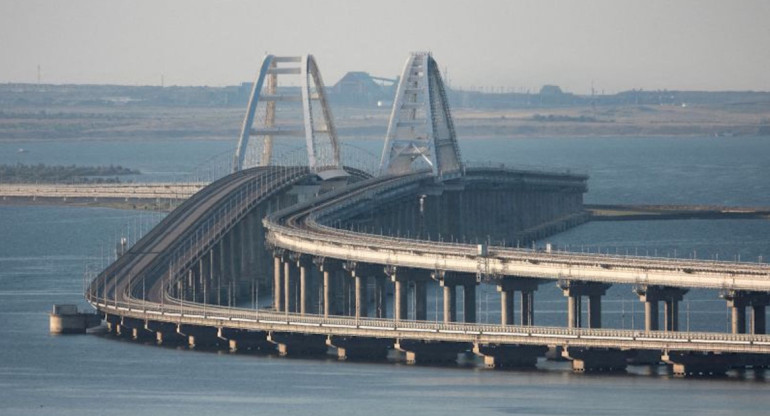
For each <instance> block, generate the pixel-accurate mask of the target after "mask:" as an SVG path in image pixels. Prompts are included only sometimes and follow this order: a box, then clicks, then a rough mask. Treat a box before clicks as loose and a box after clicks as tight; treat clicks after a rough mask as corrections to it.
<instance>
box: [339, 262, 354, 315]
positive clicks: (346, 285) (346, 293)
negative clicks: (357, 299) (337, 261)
mask: <svg viewBox="0 0 770 416" xmlns="http://www.w3.org/2000/svg"><path fill="white" fill-rule="evenodd" d="M340 272H341V274H342V276H341V279H340V281H341V282H342V314H343V315H345V316H350V314H351V310H350V309H351V308H350V302H351V301H350V286H351V282H350V279H349V278H348V276H347V272H345V271H340Z"/></svg>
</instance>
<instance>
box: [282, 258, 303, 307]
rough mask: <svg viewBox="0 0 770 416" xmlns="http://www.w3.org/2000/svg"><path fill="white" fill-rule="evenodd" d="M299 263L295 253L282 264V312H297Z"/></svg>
mask: <svg viewBox="0 0 770 416" xmlns="http://www.w3.org/2000/svg"><path fill="white" fill-rule="evenodd" d="M298 263H299V260H298V256H297V255H296V254H295V253H289V254H288V256H287V258H286V259H284V262H283V307H284V312H299V303H300V302H299V299H297V297H298V295H299V293H298V292H299V290H298V289H299V288H298V286H299V282H298V280H299V279H298V277H299V276H297V275H298V274H299V270H298V268H297V267H296V266H297V264H298Z"/></svg>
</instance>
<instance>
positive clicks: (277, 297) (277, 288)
mask: <svg viewBox="0 0 770 416" xmlns="http://www.w3.org/2000/svg"><path fill="white" fill-rule="evenodd" d="M281 269H282V267H281V257H279V256H275V257H273V305H274V306H275V310H276V312H283V305H284V303H283V294H282V292H281V289H283V279H282V278H281Z"/></svg>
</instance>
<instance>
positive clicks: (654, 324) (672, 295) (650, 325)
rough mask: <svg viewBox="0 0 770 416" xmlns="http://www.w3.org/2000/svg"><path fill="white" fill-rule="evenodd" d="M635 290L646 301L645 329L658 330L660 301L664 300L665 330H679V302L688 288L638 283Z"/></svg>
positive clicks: (640, 298)
mask: <svg viewBox="0 0 770 416" xmlns="http://www.w3.org/2000/svg"><path fill="white" fill-rule="evenodd" d="M634 292H635V293H636V294H637V295H638V296H639V300H641V301H642V302H644V330H645V331H657V330H658V329H659V324H658V302H660V301H663V325H664V326H663V330H664V331H678V330H679V302H680V301H681V300H682V298H683V297H684V295H685V294H686V293H687V292H688V289H684V288H678V287H668V286H648V285H638V286H635V287H634Z"/></svg>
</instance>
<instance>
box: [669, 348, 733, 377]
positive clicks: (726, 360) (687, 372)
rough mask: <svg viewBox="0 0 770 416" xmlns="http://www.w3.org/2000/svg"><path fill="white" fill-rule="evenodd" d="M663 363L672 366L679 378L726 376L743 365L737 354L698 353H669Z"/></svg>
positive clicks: (673, 371)
mask: <svg viewBox="0 0 770 416" xmlns="http://www.w3.org/2000/svg"><path fill="white" fill-rule="evenodd" d="M662 360H663V362H665V363H666V364H669V365H670V366H671V371H672V373H673V374H674V375H675V376H677V377H684V376H708V375H724V374H725V373H726V372H727V371H728V370H730V368H732V367H735V366H736V365H737V364H740V363H741V358H740V357H739V356H737V355H736V354H711V353H696V352H668V353H664V354H663V356H662Z"/></svg>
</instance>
